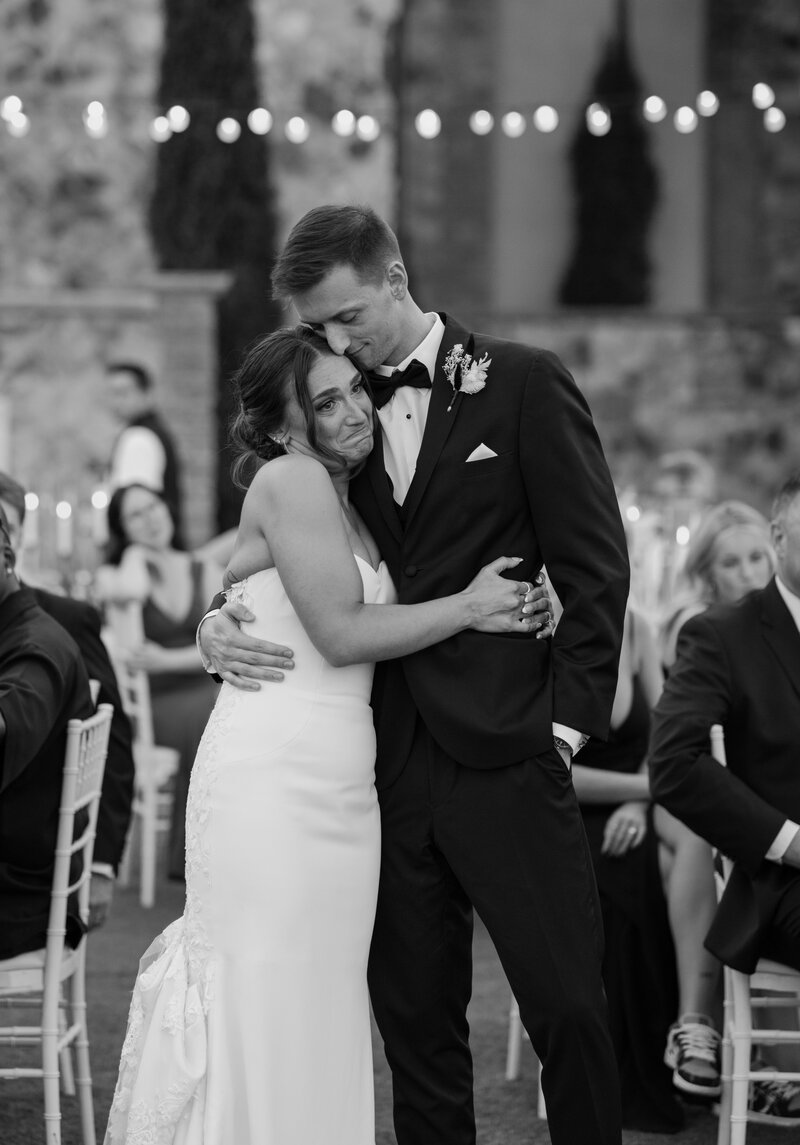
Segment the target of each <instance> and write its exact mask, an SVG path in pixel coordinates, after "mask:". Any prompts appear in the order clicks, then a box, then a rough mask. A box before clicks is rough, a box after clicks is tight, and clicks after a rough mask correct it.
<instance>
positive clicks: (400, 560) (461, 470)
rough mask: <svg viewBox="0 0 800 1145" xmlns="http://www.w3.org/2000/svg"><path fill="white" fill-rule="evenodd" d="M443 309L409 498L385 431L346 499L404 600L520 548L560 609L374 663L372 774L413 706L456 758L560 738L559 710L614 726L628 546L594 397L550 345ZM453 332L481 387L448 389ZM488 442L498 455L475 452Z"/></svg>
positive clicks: (495, 762) (446, 587)
mask: <svg viewBox="0 0 800 1145" xmlns="http://www.w3.org/2000/svg"><path fill="white" fill-rule="evenodd" d="M442 317H443V319H444V322H445V333H444V338H443V341H442V345H441V348H440V351H439V356H438V359H437V363H436V371H435V376H434V378H433V388H432V393H431V400H430V406H429V410H428V416H427V422H426V426H425V434H424V437H423V441H422V446H421V449H420V454H419V460H418V462H417V467H416V472H415V475H414V479H413V481H412V484H411V487H410V489H409V491H408V495H407V497H406V500H405V503H404V505H403V507H402V510H399V509H398V507H397V505H396V504H395V502H394V501H393V499H392V490H391V485H390V481H389V479H388V477H387V475H386V471H385V468H384V461H383V448H382V443H381V440H380V437H378V439H377V441H376V445H375V448H374V450H373V452H372V454H371V455H370V458H369V459H368V461H367V465H366V467H365V469H364V470H363V471H362V472H361V473H360V474H359V475H358V476H357V477H356V478H355V479H354V480H353V482H352V483H351V487H350V489H351V497H352V499H353V502H354V504H355V505H356V507H357V508H358V510H359V512H360V513H361V515H362V516H363V518H364V520H365V521H366V523H367V526H368V527H369V529H370V530H371V532H372V534H373V536H374V537H375V540H376V541H377V544H378V547H379V549H380V551H381V554H382V556H383V557H384V559H385V560H386V561H387V563H388V566H389V569H390V571H391V574H392V577H393V579H394V582H395V585H396V586H397V590H398V594H399V600H400V602H401V603H408V604H413V603H415V602H418V601H424V600H430V599H432V598H436V597H440V596H445V595H448V594H450V593H454V592H458V591H460V590H461V589H463V588H465V587H466V585H467V584H468V583H469V581H470V580H471V579H472V577H473V576H474V575H475V574H476V573H477V572H478V570H479V569H480V568H481V566H482V565H485V564H488V563H489V562H490V561H492V560H494V559H495V558H496V557H499V556H508V557H514V556H518V557H522V558H523V561H522V563H521V564H520V565H519V566H518V567H517V568H516V569H514V570H513V571H512V572H510V574H509V575H511V576H513V577H515V578H516V579H518V580H532V579H533V577H534V575H535V574H536V573H537V572H538V571H539V569H540V568H541V567H542V564H546V565H547V571H548V573H549V575H550V578H551V580H552V582H553V585H554V586H555V589H556V591H557V593H558V595H559V598H560V599H561V601H562V603H563V605H564V614H563V617H562V619H561V621H560V623H559V625H558V630H557V632H556V635H555V637H554V639H553V640H552V641H550V640H535V639H533V638H532V637H530V636H516V635H497V636H495V635H485V634H482V633H478V632H472V631H469V632H463V633H461V634H459V635H458V636H455V637H453V638H451V639H450V640H446V641H444V642H443V643H440V644H436V645H434V646H433V647H431V648H428V649H426V650H424V651H422V652H417V653H415V654H413V655H411V656H407V657H405V658H404V659H403V660H401V661H392V662H389V663H387V664H382V665H381V664H379V665H378V667H377V670H376V677H375V688H374V692H373V705H374V707H375V712H376V723H377V729H378V761H377V780H378V784H379V786H381V785H386V784H387V783H389V782H391V780H392V779H393V778H394V777H395V776H396V775H397V774H398V773H399V770H400V769H401V768H402V767H403V764H404V762H405V759H406V757H407V751H408V747H409V745H410V739H411V735H412V734H413V728H414V723H415V719H416V713H417V712H419V714H420V716H421V717H422V719H423V721H424V722H425V724H426V726H427V728H428V730H429V731H430V732H431V734H432V735H433V737H434V738H435V739H436V740H437V742H438V743H439V744H440V745H441V746H442V747H443V748H444V749H445V750H446V751H447V752H448V753H449V754H450V755H451V756H452V757H453V758H454V759H456V760H457V761H459V762H460V763H463V764H465V765H467V766H469V767H476V768H491V767H502V766H504V765H506V764H509V763H513V762H516V761H519V760H522V759H527V758H530V757H531V756H533V755H535V754H538V753H541V752H543V751H546V750H547V749H548V748H551V747H552V723H553V721H554V720H555V721H557V722H559V723H563V724H566V725H568V726H570V727H573V728H577V729H579V730H581V731H583V732H586V733H588V734H590V735H593V736H599V737H601V738H605V736H606V734H607V731H608V723H609V718H610V712H611V704H612V701H613V697H614V691H615V687H616V678H617V660H618V656H619V645H620V639H621V635H622V623H623V613H624V609H625V602H626V598H627V592H628V559H627V550H626V544H625V536H624V533H623V529H622V524H621V521H620V515H619V509H618V506H617V499H616V496H615V492H614V486H613V484H612V481H611V477H610V475H609V472H608V467H607V465H606V461H605V458H604V456H603V451H602V448H601V446H600V441H599V439H598V436H597V433H596V431H595V428H594V424H593V422H592V418H591V414H590V412H589V409H588V407H587V404H586V402H585V400H584V398H583V396H582V395H581V393H580V391H579V390H578V388H577V386H576V385H575V382H574V381H573V379H572V377H571V376H570V374H569V373H568V372H567V370H566V369H565V368H564V366H563V365H562V364H561V362H560V361H559V360H558V358H556V357H555V355H554V354H551V353H548V352H546V351H543V350H536V349H531V348H529V347H527V346H522V345H519V344H516V343H513V342H506V341H500V340H499V339H497V338H490V337H486V336H484V335H482V334H475V335H472V334H470V333H469V332H468V331H467V330H465V329H463V328H462V327H461V326H459V325H458V324H457V323H456V322H454V321H453V320H452V319H450V318H448V317H446V316H445V315H442ZM457 343H461V344H462V345H463V346H464V348H465V350H466V351H467V352H469V353H471V354H473V356H474V357H475V358H476V359H479V358H481V357H482V356H483V355H484V354H487V355H488V356H489V358H490V359H491V364H490V365H489V368H488V373H487V376H486V385H485V387H484V389H483V390H481V391H480V392H479V393H476V394H472V395H469V394H463V393H460V394H458V395H456V396H455V400H454V401H453V397H454V394H453V389H452V387H451V385H450V383H449V382H448V380H447V378H446V377H445V374H444V371H443V362H444V359H445V357H446V355H447V353H448V352H449V350H450V349H451V348H452V347H453V346H454V345H455V344H457ZM451 402H452V408H449V409H448V407H449V406H450V404H451ZM480 444H484V445H486V446H488V447H489V448H490V449H491V450H493V451H494V453H495V454H496V455H497V456H496V457H490V458H486V459H484V460H479V461H467V458H468V457H469V456H470V454H471V453H472V452H473V450H475V449H476V447H477V446H479V445H480Z"/></svg>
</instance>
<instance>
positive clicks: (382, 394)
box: [369, 358, 431, 409]
mask: <svg viewBox="0 0 800 1145" xmlns="http://www.w3.org/2000/svg"><path fill="white" fill-rule="evenodd" d="M369 383H370V386H371V387H372V397H373V399H374V401H375V405H376V407H377V408H378V409H381V408H382V407H383V406H385V405H386V403H387V402H388V400H389V398H391V397H393V396H394V391H395V390H396V389H399V388H400V386H416V388H417V389H418V390H429V389H430V388H431V379H430V374H429V373H428V370H427V367H426V366H423V364H422V362H418V361H417V359H416V358H413V359H412V360H411V361H410V362H409V363H408V365H407V366H406V368H405V369H404V370H395V372H394V373H393V374H391V375H390V376H389V377H388V378H387V377H385V376H383V375H381V374H375V373H371V374H370V375H369Z"/></svg>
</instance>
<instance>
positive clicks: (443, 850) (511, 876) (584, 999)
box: [369, 718, 621, 1145]
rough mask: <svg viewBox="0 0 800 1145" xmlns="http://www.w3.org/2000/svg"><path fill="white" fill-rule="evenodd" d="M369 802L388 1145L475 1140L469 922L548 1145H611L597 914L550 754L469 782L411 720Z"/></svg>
mask: <svg viewBox="0 0 800 1145" xmlns="http://www.w3.org/2000/svg"><path fill="white" fill-rule="evenodd" d="M379 799H380V806H381V832H382V852H381V874H380V885H379V891H378V907H377V916H376V920H375V930H374V933H373V939H372V946H371V952H370V961H369V985H370V994H371V998H372V1005H373V1010H374V1013H375V1017H376V1020H377V1023H378V1027H379V1029H380V1032H381V1035H382V1037H383V1040H384V1046H385V1050H386V1056H387V1059H388V1062H389V1066H390V1068H391V1071H392V1083H393V1094H394V1123H395V1132H396V1135H397V1142H398V1145H474V1142H475V1138H476V1131H475V1116H474V1109H473V1097H472V1088H473V1077H472V1057H471V1054H470V1048H469V1029H468V1023H467V1016H466V1011H467V1005H468V1003H469V999H470V995H471V991H472V925H473V908H474V910H476V911H477V912H478V915H479V916H480V918H481V919H482V920H483V922H484V924H485V926H486V929H487V931H488V932H489V935H490V936H491V939H492V941H493V943H494V946H495V948H496V950H497V953H498V955H499V957H500V961H501V963H502V965H503V968H504V970H505V973H506V975H507V977H508V981H509V983H510V985H511V988H512V990H513V992H514V995H515V997H516V999H517V1001H518V1003H519V1007H520V1014H521V1017H522V1021H523V1024H524V1026H525V1028H526V1030H527V1031H528V1034H529V1035H530V1038H531V1041H532V1043H533V1047H534V1049H535V1051H536V1053H537V1055H538V1057H539V1059H540V1060H541V1062H542V1067H543V1072H542V1086H543V1090H544V1094H545V1099H546V1102H547V1112H548V1123H549V1129H550V1136H551V1140H552V1142H553V1145H619V1141H620V1138H621V1132H620V1103H619V1082H618V1076H617V1066H616V1060H615V1055H614V1049H613V1044H612V1042H611V1037H610V1034H609V1029H608V1015H607V1007H606V1000H605V993H604V990H603V984H602V978H601V962H602V947H603V936H602V922H601V914H600V906H599V901H598V896H597V889H596V885H595V881H594V875H593V872H592V865H591V858H590V855H589V849H588V846H587V843H586V837H585V834H584V830H583V825H582V822H581V815H580V811H579V808H578V802H577V799H576V797H575V792H574V789H573V786H572V780H571V777H570V775H569V772H568V769H567V767H566V765H565V764H564V762H563V760H562V758H561V756H560V755H559V753H558V752H557V751H556V750H555V748H553V749H552V750H549V751H547V752H545V753H544V754H542V755H540V756H535V757H532V758H530V759H526V760H522V761H520V762H519V763H515V764H512V765H510V766H506V767H501V768H496V769H487V770H476V769H471V768H467V767H464V766H462V765H461V764H459V763H457V762H456V761H455V760H453V759H452V758H451V757H450V756H448V755H447V753H446V752H444V751H443V749H442V748H441V747H440V746H439V745H438V744H437V743H436V742H435V741H434V739H433V738H432V736H431V735H430V733H429V732H428V731H427V729H426V728H425V726H424V725H423V724H422V722H421V720H420V719H419V718H418V719H417V726H416V729H415V733H414V737H413V743H412V746H411V749H410V754H409V758H408V761H407V763H406V765H405V767H404V768H403V770H402V772H401V773H400V775H399V776H398V778H396V779H395V780H394V782H392V783H391V784H390V785H389V786H387V787H385V788H383V789H382V790H380V791H379Z"/></svg>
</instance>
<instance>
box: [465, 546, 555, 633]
mask: <svg viewBox="0 0 800 1145" xmlns="http://www.w3.org/2000/svg"><path fill="white" fill-rule="evenodd" d="M521 559H522V558H521V557H498V558H497V560H494V561H492V563H491V564H489V565H485V566H484V568H482V569H481V571H480V572H479V573H478V575H477V576H476V577H475V578H474V580H472V581H471V582H470V583H469V584H468V585H467V587H466V588H465V589H464V595H465V596H466V597H467V599H468V601H469V604H470V607H471V609H472V611H473V619H472V623H471V624H470V628H473V629H475V630H476V631H478V632H494V633H497V632H523V633H530V632H536V631H537V629H543V630H544V631H547V629H546V628H544V627H543V626H544V625H546V624H547V621H545V620H544V618H543V617H541V618H537V616H536V612H537V609H538V610H541V605H542V602H543V601H546V604H547V607H546V608H545V612H546V613H547V614H548V619H549V604H550V601H549V598H548V597H547V594H546V592H544V593H543V590H542V588H541V587H540V586H537V585H534V584H531V582H530V581H516V580H509V579H507V578H506V577H503V576H501V575H500V574H501V573H502V572H505V571H506V570H507V569H513V568H516V566H517V565H518V564H519V563H520V561H521Z"/></svg>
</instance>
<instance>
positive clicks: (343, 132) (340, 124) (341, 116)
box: [331, 107, 356, 139]
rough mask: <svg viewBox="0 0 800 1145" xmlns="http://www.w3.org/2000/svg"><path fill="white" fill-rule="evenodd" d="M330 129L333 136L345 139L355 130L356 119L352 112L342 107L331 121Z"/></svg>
mask: <svg viewBox="0 0 800 1145" xmlns="http://www.w3.org/2000/svg"><path fill="white" fill-rule="evenodd" d="M331 129H332V130H333V134H334V135H338V136H340V137H341V138H342V139H346V138H347V137H348V136H349V135H353V134H354V132H355V129H356V117H355V115H354V114H353V112H352V111H348V109H347V108H346V107H343V108H342V110H341V111H337V112H336V115H334V117H333V119H332V120H331Z"/></svg>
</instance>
